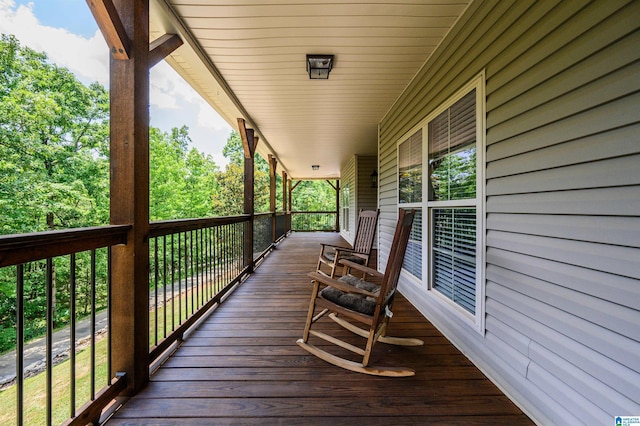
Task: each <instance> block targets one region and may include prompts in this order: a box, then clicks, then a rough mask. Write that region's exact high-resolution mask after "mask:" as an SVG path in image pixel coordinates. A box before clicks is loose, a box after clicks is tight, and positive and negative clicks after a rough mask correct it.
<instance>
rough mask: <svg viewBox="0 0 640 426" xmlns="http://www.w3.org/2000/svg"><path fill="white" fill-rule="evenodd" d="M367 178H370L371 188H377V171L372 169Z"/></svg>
mask: <svg viewBox="0 0 640 426" xmlns="http://www.w3.org/2000/svg"><path fill="white" fill-rule="evenodd" d="M369 177H370V178H371V187H372V188H377V187H378V171H377V170H375V169H374V170H373V171H372V172H371V175H369Z"/></svg>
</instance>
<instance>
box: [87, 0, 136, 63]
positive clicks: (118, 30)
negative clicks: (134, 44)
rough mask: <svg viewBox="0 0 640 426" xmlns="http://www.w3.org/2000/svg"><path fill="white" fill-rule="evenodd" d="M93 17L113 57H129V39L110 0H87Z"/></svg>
mask: <svg viewBox="0 0 640 426" xmlns="http://www.w3.org/2000/svg"><path fill="white" fill-rule="evenodd" d="M87 5H89V9H91V13H92V14H93V18H94V19H95V20H96V23H97V24H98V27H99V28H100V31H101V32H102V35H103V36H104V39H105V40H106V42H107V45H108V46H109V50H110V51H111V57H112V58H114V59H129V58H130V57H131V56H130V55H131V51H130V45H131V43H130V41H129V37H128V36H127V31H126V30H125V28H124V24H123V23H122V21H121V19H120V15H119V14H118V11H117V10H116V7H115V6H114V4H113V1H112V0H87Z"/></svg>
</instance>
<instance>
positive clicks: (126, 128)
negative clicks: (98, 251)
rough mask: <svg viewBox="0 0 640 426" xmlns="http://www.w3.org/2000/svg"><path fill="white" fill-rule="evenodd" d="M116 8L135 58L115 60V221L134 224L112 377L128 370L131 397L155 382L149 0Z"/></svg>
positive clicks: (119, 286)
mask: <svg viewBox="0 0 640 426" xmlns="http://www.w3.org/2000/svg"><path fill="white" fill-rule="evenodd" d="M99 3H100V2H99ZM109 3H110V2H104V4H109ZM113 6H114V9H115V11H116V13H117V16H119V18H120V20H121V22H122V25H123V27H124V29H125V31H126V35H127V39H128V42H129V43H130V55H129V56H130V57H129V59H119V57H118V56H117V55H112V56H111V64H110V70H111V72H110V98H111V119H110V123H111V148H110V153H111V224H113V225H122V224H131V225H132V228H131V231H130V232H129V235H128V239H127V241H128V242H127V245H126V246H115V247H114V248H113V251H112V270H111V271H112V283H113V285H112V289H111V325H112V328H111V332H110V334H109V338H110V339H111V347H112V351H111V354H112V370H113V371H111V372H110V376H111V377H113V376H114V375H115V372H125V373H126V378H127V389H126V390H125V393H126V394H128V395H131V394H134V393H136V392H138V391H139V390H140V389H142V387H143V386H144V385H145V384H146V383H147V382H148V380H149V241H148V237H149V63H148V56H149V3H148V0H114V1H113Z"/></svg>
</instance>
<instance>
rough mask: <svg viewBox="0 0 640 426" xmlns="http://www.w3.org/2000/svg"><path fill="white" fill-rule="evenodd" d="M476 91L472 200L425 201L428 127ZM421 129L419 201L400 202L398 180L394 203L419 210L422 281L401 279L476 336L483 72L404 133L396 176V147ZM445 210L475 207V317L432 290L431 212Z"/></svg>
mask: <svg viewBox="0 0 640 426" xmlns="http://www.w3.org/2000/svg"><path fill="white" fill-rule="evenodd" d="M474 89H475V90H476V197H475V198H473V199H463V200H440V201H429V200H428V194H427V189H426V188H427V187H428V185H427V184H426V180H425V179H428V171H427V168H428V164H429V146H428V137H429V134H428V124H429V122H430V121H432V120H433V119H435V118H436V117H438V116H439V115H440V114H441V113H442V112H443V111H445V110H447V109H449V108H450V107H451V106H452V105H454V104H455V103H456V102H458V101H459V100H460V99H462V98H463V97H464V96H465V95H467V94H468V93H469V92H470V91H472V90H474ZM419 130H422V201H421V202H419V203H401V202H400V186H399V181H398V194H397V197H396V202H397V204H398V207H400V208H412V207H419V208H421V209H422V214H423V220H422V279H419V278H417V277H416V276H414V275H413V274H411V273H410V272H408V271H405V270H404V269H403V272H402V276H403V277H405V279H410V280H411V281H413V282H415V283H417V284H418V285H419V286H421V287H422V286H424V287H423V288H426V291H425V293H426V296H427V297H428V298H429V299H430V300H432V301H434V303H437V304H438V305H440V306H441V307H443V308H444V309H446V311H448V312H451V313H452V314H453V315H455V316H456V317H458V318H460V319H462V320H463V321H464V322H466V323H468V324H470V325H472V326H473V328H474V329H476V330H477V332H479V333H480V334H482V335H484V332H485V286H486V281H485V272H486V260H485V259H486V196H485V194H486V185H485V173H486V158H485V152H486V89H485V72H484V70H483V71H482V72H480V73H479V74H478V75H476V76H475V77H474V78H473V79H471V80H470V81H469V82H467V83H466V84H465V85H464V86H463V87H461V88H460V89H459V90H457V91H456V92H455V93H454V94H453V95H452V96H449V97H448V98H447V99H446V101H444V102H442V103H441V104H440V105H439V106H438V107H437V108H436V109H435V110H433V111H432V112H431V113H430V114H428V115H427V116H426V117H425V118H424V119H423V120H421V121H420V123H419V124H418V125H416V126H414V127H413V128H412V129H411V130H410V131H408V132H407V133H405V134H404V135H403V136H402V137H401V138H400V139H399V140H398V142H397V145H396V155H397V160H398V161H397V170H396V176H397V177H399V172H400V169H399V168H400V145H401V144H402V143H404V142H406V141H408V140H409V139H410V138H411V137H412V136H413V135H414V134H415V133H416V132H417V131H419ZM448 207H474V208H476V294H475V296H476V300H475V314H471V313H470V312H468V311H467V310H465V309H464V308H462V307H461V306H459V305H458V304H457V303H455V302H454V301H453V300H451V299H449V298H448V297H446V296H445V295H443V294H441V293H440V292H439V291H436V290H435V289H433V288H432V282H431V271H430V270H429V268H430V265H431V262H432V250H431V243H432V241H433V235H432V226H431V223H432V211H433V209H435V208H448Z"/></svg>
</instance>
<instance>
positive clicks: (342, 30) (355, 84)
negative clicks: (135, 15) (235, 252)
mask: <svg viewBox="0 0 640 426" xmlns="http://www.w3.org/2000/svg"><path fill="white" fill-rule="evenodd" d="M150 3H151V19H150V20H151V22H150V27H151V39H155V38H157V37H159V36H161V35H163V34H165V33H177V34H179V35H180V36H181V37H182V39H183V40H184V42H185V44H184V45H183V46H182V47H180V48H178V49H177V50H176V51H175V52H174V53H173V54H172V55H171V56H170V57H169V58H167V61H168V62H169V64H170V65H171V66H172V67H173V68H174V69H175V70H176V71H177V72H178V73H179V74H180V75H181V76H182V77H183V78H184V79H185V80H186V81H187V82H188V83H189V84H190V85H191V86H192V87H194V89H196V91H198V92H199V93H200V94H201V95H202V96H203V97H204V99H205V100H206V101H207V102H208V103H209V104H210V105H211V106H212V107H213V108H214V109H216V111H218V113H219V114H220V115H221V116H222V117H223V118H224V119H225V120H226V121H227V122H228V123H229V124H230V125H231V126H232V127H234V128H237V118H239V117H241V118H244V119H245V120H246V121H247V126H248V127H251V128H254V129H255V130H256V132H257V134H258V135H259V136H260V142H259V144H258V151H259V152H260V153H262V154H263V155H265V157H266V154H272V155H275V156H276V157H277V159H278V170H279V171H280V170H282V168H283V167H284V168H285V169H286V170H287V172H288V173H289V176H290V177H293V178H295V179H304V178H339V177H340V168H341V166H343V165H344V164H345V163H346V162H347V161H348V160H349V159H350V158H351V157H352V156H353V155H354V154H377V143H376V142H377V131H378V123H379V122H380V120H381V119H382V118H383V117H384V115H385V114H386V112H387V111H388V110H389V109H390V108H391V106H392V105H393V103H394V102H395V100H396V99H397V98H398V96H399V95H400V94H401V93H402V91H403V90H404V88H405V87H406V86H407V84H408V83H409V82H410V81H411V79H412V78H413V77H414V75H415V74H416V73H417V72H418V70H419V69H420V67H421V66H422V64H423V63H424V62H425V61H426V60H427V58H428V57H429V55H430V54H431V53H432V52H433V51H434V49H435V48H436V46H437V45H438V44H439V43H440V40H441V39H442V38H443V37H444V36H445V35H446V33H447V32H448V31H449V29H450V28H451V27H452V26H453V24H454V23H455V22H456V20H457V18H458V17H459V16H460V14H461V13H462V12H463V11H464V9H465V8H466V7H467V5H468V3H469V1H468V0H395V1H383V0H360V1H357V0H356V1H353V0H351V1H348V0H346V1H334V2H326V1H321V0H152V1H151V2H150ZM309 53H315V54H330V55H335V59H334V60H335V64H334V67H333V70H332V71H331V74H330V77H329V79H328V80H310V79H309V76H308V75H307V72H306V68H305V66H306V65H305V60H306V55H307V54H309ZM312 164H318V165H320V169H319V170H317V171H313V170H312V169H311V165H312Z"/></svg>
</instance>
